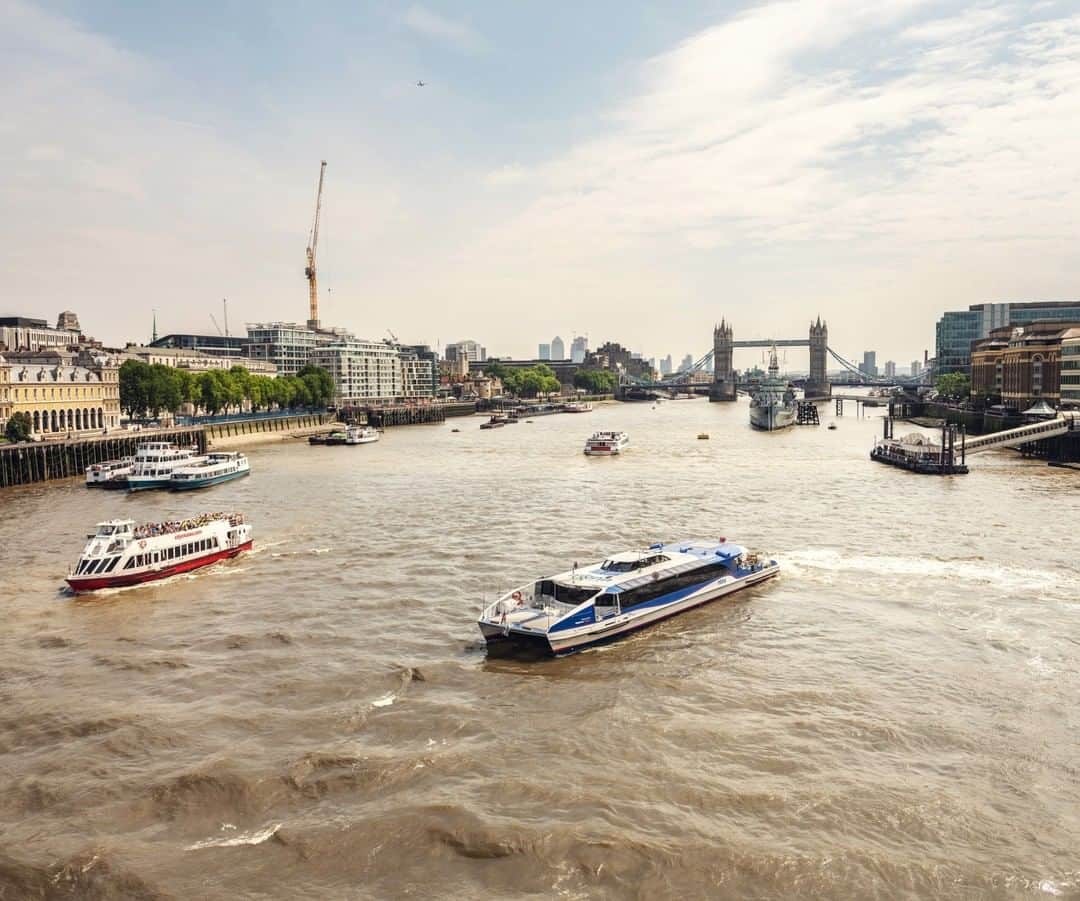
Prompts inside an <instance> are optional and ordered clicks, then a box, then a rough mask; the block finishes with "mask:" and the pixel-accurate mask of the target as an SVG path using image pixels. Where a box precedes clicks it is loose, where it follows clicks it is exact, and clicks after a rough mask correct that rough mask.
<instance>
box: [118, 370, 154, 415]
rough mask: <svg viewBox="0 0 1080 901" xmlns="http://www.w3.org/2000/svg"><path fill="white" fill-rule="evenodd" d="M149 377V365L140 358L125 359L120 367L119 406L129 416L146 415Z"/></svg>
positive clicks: (148, 397)
mask: <svg viewBox="0 0 1080 901" xmlns="http://www.w3.org/2000/svg"><path fill="white" fill-rule="evenodd" d="M150 379H151V376H150V366H149V365H148V364H146V363H144V362H143V361H142V360H125V361H124V364H123V365H122V366H121V367H120V406H121V407H122V408H123V410H124V412H125V413H127V415H128V416H129V417H133V416H145V415H146V410H147V408H148V407H149V404H150Z"/></svg>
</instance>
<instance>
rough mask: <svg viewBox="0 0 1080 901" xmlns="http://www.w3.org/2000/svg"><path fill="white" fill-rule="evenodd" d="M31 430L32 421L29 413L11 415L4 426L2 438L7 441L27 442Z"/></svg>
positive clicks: (32, 426)
mask: <svg viewBox="0 0 1080 901" xmlns="http://www.w3.org/2000/svg"><path fill="white" fill-rule="evenodd" d="M33 428H34V421H33V420H32V419H31V418H30V414H29V413H12V414H11V418H10V419H8V421H7V425H6V426H4V437H5V438H7V440H8V441H29V440H30V433H31V432H32V431H33Z"/></svg>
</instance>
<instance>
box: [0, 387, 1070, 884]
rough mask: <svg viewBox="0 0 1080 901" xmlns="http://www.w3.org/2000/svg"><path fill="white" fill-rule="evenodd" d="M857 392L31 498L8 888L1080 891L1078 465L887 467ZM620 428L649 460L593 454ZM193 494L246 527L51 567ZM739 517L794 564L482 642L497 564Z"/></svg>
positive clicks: (502, 574) (610, 415) (22, 587)
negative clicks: (658, 614) (593, 439)
mask: <svg viewBox="0 0 1080 901" xmlns="http://www.w3.org/2000/svg"><path fill="white" fill-rule="evenodd" d="M822 411H823V413H824V422H829V421H832V420H833V412H832V409H831V405H823V406H822ZM853 412H854V411H853V410H852V409H851V408H850V407H849V410H848V415H847V416H845V417H844V418H842V419H838V420H837V422H838V424H839V427H838V428H837V429H836V430H827V429H826V428H825V426H824V424H823V425H822V426H821V427H820V428H796V429H789V430H787V431H786V432H783V433H775V434H762V433H757V432H753V431H751V429H750V428H749V425H748V417H747V409H746V404H745V401H744V402H742V403H739V404H736V405H717V404H709V403H707V402H705V401H700V400H699V401H677V402H669V403H665V404H662V405H660V406H658V407H655V408H653V407H652V406H651V405H649V404H640V405H634V404H631V405H608V406H603V407H601V408H598V409H597V410H596V411H594V412H593V413H591V414H588V415H585V416H569V415H564V416H554V417H547V418H541V419H537V420H536V421H535V422H534V423H532V424H526V423H521V424H518V425H514V426H509V427H507V428H503V429H500V430H493V431H481V430H479V428H478V425H479V422H480V419H478V418H473V419H464V420H454V421H450V422H448V423H446V424H445V425H438V426H417V427H412V428H399V429H394V430H390V431H388V432H387V433H386V434H385V435H384V438H383V440H382V441H381V442H379V443H378V444H375V445H371V446H366V447H355V448H346V447H341V448H323V447H308V446H306V445H300V444H266V445H261V446H257V447H252V448H250V449H249V454H250V456H251V459H252V466H253V475H252V476H251V477H250V478H248V479H245V480H243V481H241V482H237V483H232V484H228V485H223V486H219V487H218V488H214V489H211V490H210V491H207V492H204V493H200V494H199V495H198V496H192V495H190V494H169V493H163V492H162V493H150V492H147V493H141V494H138V495H135V496H131V497H127V496H124V495H122V494H119V493H111V492H109V493H105V492H94V491H88V490H86V489H85V488H83V487H82V485H81V484H78V483H75V482H72V483H65V484H54V485H48V486H36V487H28V488H25V489H17V490H9V491H7V492H6V493H4V494H3V496H2V498H0V502H2V505H3V507H2V509H3V511H4V516H3V518H2V520H0V561H2V565H0V604H2V610H3V614H4V619H5V622H4V626H3V629H2V634H0V898H3V899H5V901H6V899H8V898H24V897H34V898H37V897H42V898H69V897H72V898H74V897H93V898H127V897H142V898H157V897H173V898H185V899H186V898H208V899H234V898H290V899H301V898H302V899H308V898H310V899H327V898H399V897H412V898H450V897H453V898H517V897H526V896H542V897H564V898H586V897H589V898H592V897H601V898H623V897H627V898H669V897H670V898H676V897H677V898H700V897H745V898H778V897H814V898H843V899H847V898H869V897H877V898H915V897H949V898H1024V897H1031V898H1050V897H1066V898H1080V739H1078V736H1080V732H1078V726H1080V717H1078V713H1077V704H1078V701H1077V699H1078V697H1080V655H1078V650H1080V628H1078V622H1080V574H1078V571H1077V555H1076V549H1075V542H1076V538H1077V524H1078V523H1080V477H1078V475H1077V473H1076V472H1073V471H1069V470H1064V469H1052V468H1049V467H1047V466H1045V465H1044V464H1042V463H1039V462H1033V461H1024V460H1021V459H1020V458H1019V457H1018V456H1016V455H1014V454H1012V453H1008V452H996V453H991V454H986V455H982V456H979V457H975V458H973V459H972V460H971V468H972V471H971V474H970V475H967V476H961V477H953V478H933V477H926V476H916V475H913V474H910V473H906V472H902V471H899V470H895V469H892V468H889V467H885V466H881V465H877V464H874V463H871V462H870V461H869V460H868V458H867V453H868V451H869V448H870V446H871V444H872V442H873V439H874V437H875V436H876V435H877V434H878V432H879V431H880V420H879V419H878V418H866V419H858V418H856V417H855V416H854V415H852V413H853ZM455 428H457V429H460V432H458V433H455V432H453V431H452V429H455ZM596 428H622V429H625V430H627V431H628V432H630V434H631V437H632V440H633V447H632V449H631V450H630V451H629V452H628V453H627V454H625V455H624V456H623V457H621V458H615V459H595V458H585V457H584V456H583V455H582V454H581V446H582V443H583V441H584V439H585V437H586V436H587V434H588V433H589V432H590V431H591V430H593V429H596ZM699 431H707V432H709V433H710V434H711V439H710V440H708V441H700V440H697V438H696V436H697V433H698V432H699ZM204 509H239V510H243V511H244V512H245V513H246V514H247V515H248V517H249V520H250V521H251V522H253V524H254V528H255V539H256V550H255V552H253V553H252V554H250V555H248V556H245V557H241V558H239V559H237V560H235V561H232V562H230V563H227V564H223V565H220V566H218V567H216V568H214V569H213V570H210V571H206V572H204V573H201V574H196V575H191V576H187V577H182V578H178V579H174V580H170V581H168V582H165V583H162V584H158V585H156V586H152V587H144V588H136V589H129V590H126V591H119V592H115V593H111V594H106V595H104V596H101V597H97V598H95V599H93V600H82V599H80V600H74V599H72V598H71V597H69V596H68V595H66V594H65V593H64V592H63V591H62V590H61V586H62V579H63V576H64V574H65V572H66V567H67V566H68V564H69V563H70V562H72V561H73V560H74V559H75V558H76V557H77V555H78V553H79V549H80V548H81V546H82V544H83V541H84V537H85V534H86V532H87V531H88V530H89V529H91V528H92V527H93V524H94V523H95V522H96V521H98V520H100V519H104V518H108V517H113V516H121V515H123V516H131V517H134V518H136V519H140V520H141V519H150V518H154V519H156V518H165V517H180V516H185V515H190V514H192V513H195V512H199V511H201V510H204ZM719 535H724V536H726V537H728V538H731V539H735V540H737V541H739V542H741V543H743V544H747V545H749V546H751V547H753V548H757V549H761V550H765V551H768V552H771V553H775V554H776V555H777V556H778V557H779V558H780V560H781V562H782V565H783V568H784V571H783V574H782V575H781V577H780V578H779V579H775V580H773V581H771V582H769V583H766V584H765V585H763V586H760V587H757V588H754V589H751V590H748V591H745V592H743V593H741V594H739V595H736V596H735V597H734V598H733V599H729V600H725V601H720V602H717V603H715V604H712V605H708V606H706V607H703V608H700V609H698V610H696V611H693V612H690V613H688V614H685V615H683V616H680V617H676V618H675V619H672V620H669V621H666V622H664V623H662V624H660V625H658V626H656V627H654V628H651V629H647V630H644V631H642V632H640V633H638V634H637V635H635V636H634V637H631V638H629V639H627V640H625V641H623V642H620V643H616V644H613V645H609V646H607V647H605V648H602V649H599V650H596V651H589V652H585V653H582V654H579V655H575V656H572V657H568V658H564V659H559V660H550V661H541V662H526V661H520V660H498V659H488V657H487V655H486V653H485V650H484V646H483V644H482V642H481V641H480V640H479V632H478V631H477V629H476V626H475V618H476V615H477V614H478V612H479V610H480V608H481V606H482V604H483V603H484V602H485V601H486V600H490V599H492V598H493V597H494V596H495V594H496V593H497V592H499V591H500V590H506V589H508V588H509V587H512V586H513V585H515V584H518V583H521V582H523V581H526V580H528V579H530V578H532V577H534V576H538V575H543V574H550V573H551V572H553V571H558V570H560V569H564V568H565V567H566V566H567V564H568V563H570V562H572V561H582V562H585V561H589V560H593V559H597V558H601V557H603V556H604V555H605V554H607V553H609V552H611V551H614V550H619V549H625V548H629V547H635V546H641V545H647V544H649V543H651V542H653V541H657V540H665V539H672V540H674V539H678V538H680V537H688V536H719Z"/></svg>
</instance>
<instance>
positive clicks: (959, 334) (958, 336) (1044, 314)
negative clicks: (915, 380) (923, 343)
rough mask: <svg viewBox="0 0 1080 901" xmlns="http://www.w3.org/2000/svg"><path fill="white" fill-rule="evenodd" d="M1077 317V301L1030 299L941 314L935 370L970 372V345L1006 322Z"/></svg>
mask: <svg viewBox="0 0 1080 901" xmlns="http://www.w3.org/2000/svg"><path fill="white" fill-rule="evenodd" d="M1051 320H1052V321H1058V322H1071V321H1075V320H1080V301H1074V300H1069V301H1033V302H1029V303H980V304H973V305H972V306H970V307H968V308H967V309H966V310H954V311H950V312H947V313H944V314H943V315H942V317H941V319H939V320H938V322H937V326H936V329H935V342H936V346H937V355H936V359H937V363H936V368H935V372H936V373H937V374H938V375H943V374H945V373H949V372H965V373H967V372H970V371H971V345H972V343H973V342H975V341H979V340H981V339H983V338H987V337H989V336H990V332H991V331H993V330H994V329H998V328H1003V327H1005V326H1008V325H1020V326H1023V325H1030V324H1031V323H1034V322H1044V321H1051Z"/></svg>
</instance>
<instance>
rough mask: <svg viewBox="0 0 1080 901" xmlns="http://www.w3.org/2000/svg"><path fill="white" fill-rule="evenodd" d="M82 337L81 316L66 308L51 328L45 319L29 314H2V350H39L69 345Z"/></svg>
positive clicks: (0, 348)
mask: <svg viewBox="0 0 1080 901" xmlns="http://www.w3.org/2000/svg"><path fill="white" fill-rule="evenodd" d="M81 337H82V331H81V330H80V328H79V317H78V316H76V315H75V314H74V313H72V312H71V311H70V310H66V311H64V312H63V313H61V314H60V315H59V316H58V317H57V320H56V328H49V324H48V322H46V321H45V320H44V319H31V318H29V317H27V316H0V350H39V349H40V348H44V347H68V346H70V345H72V344H78V343H79V340H80V338H81Z"/></svg>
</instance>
